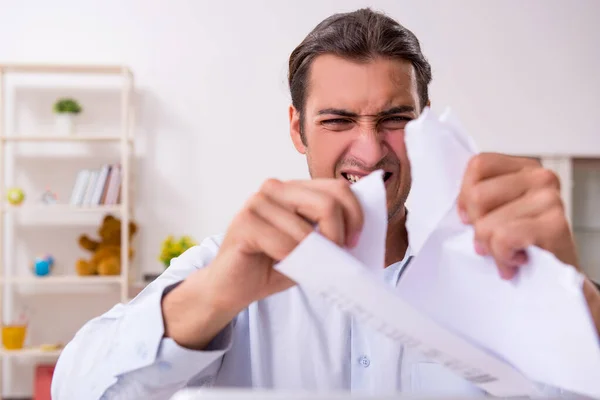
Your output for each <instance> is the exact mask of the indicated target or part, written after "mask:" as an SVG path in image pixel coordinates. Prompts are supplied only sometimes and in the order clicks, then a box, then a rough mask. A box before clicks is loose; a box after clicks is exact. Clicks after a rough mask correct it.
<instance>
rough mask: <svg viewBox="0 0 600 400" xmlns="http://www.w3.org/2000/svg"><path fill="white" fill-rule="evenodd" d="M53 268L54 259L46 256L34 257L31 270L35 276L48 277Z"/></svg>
mask: <svg viewBox="0 0 600 400" xmlns="http://www.w3.org/2000/svg"><path fill="white" fill-rule="evenodd" d="M53 266H54V258H53V257H52V256H51V255H49V254H46V255H44V256H40V257H36V258H35V260H34V261H33V266H32V270H33V273H34V274H35V275H37V276H46V275H50V273H51V272H52V267H53Z"/></svg>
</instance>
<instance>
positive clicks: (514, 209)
mask: <svg viewBox="0 0 600 400" xmlns="http://www.w3.org/2000/svg"><path fill="white" fill-rule="evenodd" d="M458 209H459V213H460V215H461V219H462V220H463V222H465V223H468V224H472V225H473V227H474V229H475V243H474V246H475V250H476V251H477V253H479V254H481V255H490V256H492V257H493V258H494V260H495V262H496V265H497V266H498V271H499V274H500V276H501V277H502V278H504V279H511V278H513V277H514V276H515V274H516V272H517V270H518V268H519V267H520V266H522V265H523V264H525V263H526V262H527V254H526V253H525V251H524V250H525V249H526V248H527V247H528V246H530V245H536V246H538V247H540V248H542V249H545V250H547V251H549V252H551V253H553V254H554V255H555V256H556V257H557V258H558V259H559V260H561V261H562V262H564V263H566V264H569V265H572V266H573V267H575V268H576V269H578V270H579V269H580V266H579V260H578V257H577V250H576V246H575V240H574V238H573V234H572V232H571V229H570V227H569V223H568V220H567V217H566V215H565V211H564V207H563V203H562V200H561V196H560V183H559V180H558V178H557V176H556V175H555V174H554V173H553V172H552V171H550V170H548V169H544V168H543V167H542V166H541V165H540V163H539V162H537V161H536V160H533V159H529V158H521V157H513V156H508V155H503V154H490V153H484V154H479V155H477V156H475V157H473V158H472V159H471V161H470V162H469V165H468V167H467V170H466V172H465V175H464V179H463V184H462V187H461V191H460V195H459V199H458ZM583 290H584V294H585V297H586V299H587V302H588V305H589V307H590V310H591V312H592V315H593V316H594V319H595V322H596V327H597V329H598V332H599V333H600V292H598V290H597V289H596V288H595V287H594V285H593V284H591V282H589V281H586V283H585V285H584V288H583Z"/></svg>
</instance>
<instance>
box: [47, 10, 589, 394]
mask: <svg viewBox="0 0 600 400" xmlns="http://www.w3.org/2000/svg"><path fill="white" fill-rule="evenodd" d="M430 80H431V69H430V66H429V64H428V62H427V61H426V59H425V58H424V56H423V55H422V53H421V50H420V46H419V42H418V40H417V38H416V37H415V36H414V35H413V34H412V33H411V32H410V31H408V30H407V29H405V28H404V27H402V26H400V25H399V24H398V23H397V22H395V21H393V20H392V19H389V18H388V17H386V16H384V15H382V14H379V13H375V12H373V11H371V10H368V9H367V10H359V11H356V12H353V13H347V14H339V15H334V16H332V17H330V18H328V19H326V20H325V21H323V22H322V23H321V24H319V25H318V26H317V27H316V28H315V29H314V31H313V32H311V33H310V34H309V35H308V36H307V37H306V38H305V40H304V41H303V42H302V43H301V44H300V45H299V46H298V47H297V48H296V49H295V50H294V51H293V52H292V54H291V56H290V60H289V85H290V90H291V95H292V105H291V106H290V109H289V118H290V134H291V138H292V141H293V143H294V146H295V147H296V149H297V150H298V151H299V152H301V153H302V154H305V155H306V159H307V162H308V168H309V171H310V175H311V177H312V179H311V180H309V181H291V182H281V181H277V180H274V179H270V180H267V181H266V182H265V183H264V184H263V185H262V186H261V187H260V190H259V191H258V192H257V193H256V194H255V195H253V196H252V197H251V198H250V199H249V200H248V201H247V203H246V204H245V206H244V208H243V209H242V210H241V211H240V212H239V213H238V214H237V215H236V216H235V218H234V219H233V222H232V223H231V225H230V226H229V228H228V230H227V232H226V234H225V235H223V236H217V237H211V238H208V239H206V240H205V241H204V242H203V243H201V244H200V245H199V246H197V247H194V248H192V249H190V250H189V251H187V252H186V253H185V254H183V255H182V256H181V257H179V258H177V259H175V260H173V262H172V264H171V266H170V267H169V268H168V269H167V270H166V271H165V272H164V273H163V274H162V275H161V276H160V277H159V278H158V279H157V280H156V281H155V282H153V283H152V284H151V285H149V287H148V288H147V289H146V290H145V291H144V292H142V293H141V294H140V295H139V296H138V297H137V298H136V299H134V300H133V301H132V302H131V303H129V304H127V305H117V306H115V307H114V308H113V309H112V310H110V311H109V312H107V313H106V314H104V315H102V316H100V317H99V318H96V319H94V320H92V321H90V322H88V323H87V324H86V325H85V326H84V327H83V328H82V329H81V330H80V331H79V332H78V333H77V335H76V336H75V337H74V339H73V340H72V342H71V343H69V345H68V346H67V347H66V348H65V350H64V352H63V354H62V356H61V357H60V359H59V361H58V364H57V368H56V372H55V377H54V381H53V387H52V393H53V398H54V399H55V400H66V399H98V398H106V399H117V398H118V399H122V398H123V399H125V398H126V399H133V398H136V399H137V398H140V399H142V398H143V399H166V398H169V397H170V396H171V395H172V394H173V393H174V392H176V391H177V390H178V389H180V388H183V387H185V386H202V385H214V386H229V387H254V388H276V389H281V390H296V389H302V390H309V391H317V390H318V391H334V390H335V391H337V390H351V391H362V392H367V393H371V394H375V393H391V392H412V393H426V394H435V393H437V394H443V395H470V394H476V395H477V394H479V395H483V394H484V393H483V392H482V391H481V390H480V389H479V388H478V387H476V386H474V385H472V384H471V383H469V382H467V381H465V380H463V379H461V378H459V377H458V376H455V375H454V374H453V373H452V372H451V371H449V370H447V369H445V368H444V367H443V366H441V365H436V364H434V363H431V362H429V361H428V360H427V359H425V358H424V357H422V356H421V355H420V354H416V353H413V352H411V351H409V350H407V349H404V348H403V347H402V346H400V345H398V344H397V343H395V342H393V341H391V340H390V339H388V338H386V337H384V336H382V335H380V334H378V333H377V332H375V331H373V330H371V329H370V328H369V327H367V326H363V325H361V324H359V323H357V321H355V320H354V319H353V318H352V317H350V316H348V315H346V314H344V313H342V312H340V311H339V310H338V309H337V308H335V307H334V306H332V305H330V304H328V303H326V302H325V301H324V300H323V299H321V298H320V297H319V296H316V295H313V294H311V293H308V292H305V291H304V290H302V289H301V288H300V287H298V286H297V285H295V284H294V282H292V281H290V280H289V279H288V278H286V277H285V276H283V275H282V274H280V273H278V272H277V271H275V270H274V269H273V264H274V263H275V262H276V261H278V260H281V259H283V258H285V257H286V256H287V255H288V254H289V253H290V252H291V251H292V250H293V249H294V247H295V246H296V245H297V244H298V243H299V242H300V241H302V239H303V238H304V237H305V236H306V235H308V234H309V233H310V232H311V231H312V230H313V229H314V226H315V224H316V225H317V226H318V228H319V230H320V232H321V233H322V234H323V235H324V236H326V237H327V238H329V239H330V240H331V241H333V242H335V243H336V244H338V245H340V246H349V247H351V246H353V245H354V244H355V243H356V242H357V240H358V238H359V237H360V234H361V227H362V222H363V220H362V218H363V217H362V213H361V208H360V206H359V204H358V202H357V200H356V198H355V197H354V196H353V194H352V192H351V190H350V188H349V183H351V182H354V181H356V180H358V179H360V178H361V177H363V176H365V175H367V174H368V173H369V172H371V171H373V170H376V169H382V170H384V171H385V176H384V179H385V186H386V191H387V206H388V210H389V224H388V225H389V228H388V234H387V242H386V259H385V261H386V265H387V267H386V269H385V274H384V276H385V280H386V283H388V284H390V285H392V286H395V285H396V283H397V281H398V279H399V278H398V277H399V275H400V271H401V270H402V268H404V267H405V266H406V264H407V261H408V260H409V259H410V252H409V247H408V245H409V244H408V238H407V233H406V228H405V220H406V209H405V207H404V202H405V200H406V197H407V195H408V193H409V188H410V184H411V175H410V165H409V162H408V159H407V154H406V148H405V145H404V128H405V126H406V124H407V123H408V122H409V121H410V120H412V119H415V118H416V117H417V116H418V115H419V114H420V112H421V111H422V110H423V108H424V107H425V106H427V105H428V103H429V97H428V91H427V87H428V84H429V83H430ZM431 184H432V185H435V184H436V183H435V182H431ZM459 205H460V207H459V208H460V210H461V216H462V218H463V220H464V222H465V223H468V224H473V225H474V227H475V231H476V243H474V246H475V248H476V250H477V252H479V253H480V254H488V255H490V256H492V257H493V258H494V259H495V261H496V264H497V266H498V272H499V275H500V276H501V277H502V278H504V279H510V278H511V277H513V276H514V275H515V273H516V270H517V269H518V268H519V266H520V265H523V264H524V263H525V262H526V261H527V260H526V256H525V253H523V252H522V251H521V249H523V248H525V247H526V246H528V245H531V244H535V245H538V246H540V247H542V248H544V249H547V250H548V251H550V252H552V253H554V254H555V255H556V256H557V257H558V258H559V259H561V260H562V261H563V262H565V263H568V264H570V265H573V266H575V267H578V261H577V253H576V250H575V246H574V242H573V238H572V236H571V232H570V230H569V226H568V224H567V220H566V218H565V215H564V211H563V208H562V205H561V201H560V197H559V190H558V182H557V179H556V177H555V175H554V174H553V173H551V172H549V171H547V170H545V169H543V168H541V167H540V166H539V165H538V164H537V163H536V162H533V161H531V160H529V159H522V158H515V157H510V156H505V155H499V154H484V155H480V156H477V157H475V158H474V159H473V160H472V162H471V163H470V165H469V167H468V170H467V171H466V174H465V176H464V181H463V187H462V190H461V194H460V202H459ZM585 294H586V298H587V299H588V302H589V307H590V310H591V311H592V313H593V315H594V318H595V322H596V325H597V326H598V327H600V316H599V314H600V293H599V292H598V291H597V290H596V289H595V288H594V287H593V285H592V284H591V283H590V282H586V285H585ZM359 295H360V293H357V296H359ZM525 334H526V332H525ZM548 351H549V352H551V351H552V349H548Z"/></svg>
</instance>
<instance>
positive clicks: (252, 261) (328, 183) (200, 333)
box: [163, 179, 363, 348]
mask: <svg viewBox="0 0 600 400" xmlns="http://www.w3.org/2000/svg"><path fill="white" fill-rule="evenodd" d="M362 224H363V214H362V209H361V207H360V203H359V202H358V200H357V199H356V197H355V196H354V193H352V191H351V190H350V186H349V185H348V183H347V182H345V181H342V180H332V179H328V180H322V179H314V180H310V181H292V182H280V181H278V180H274V179H271V180H268V181H267V182H265V183H264V184H263V185H262V187H261V189H260V191H259V192H258V193H256V194H255V195H254V196H252V197H251V198H250V199H249V200H248V201H247V203H246V205H245V207H244V208H243V209H242V210H241V211H240V212H239V213H238V214H237V215H236V216H235V218H234V219H233V222H232V223H231V225H230V226H229V228H228V230H227V233H226V235H225V238H224V240H223V243H222V245H221V247H220V249H219V252H218V254H217V256H216V257H215V259H214V260H213V261H212V262H211V263H210V265H209V266H207V267H206V268H203V269H201V270H199V271H197V272H196V273H194V274H192V275H191V276H190V277H189V278H188V279H186V280H185V281H184V282H183V283H182V284H181V285H180V286H179V287H177V288H176V289H174V290H173V291H172V292H171V293H169V294H168V295H167V296H165V300H164V302H163V314H164V316H165V318H164V319H165V328H166V332H167V335H169V336H170V337H172V338H173V339H174V340H175V341H176V342H178V343H180V344H182V345H184V346H186V347H191V348H203V347H204V346H205V345H206V344H207V343H208V342H209V341H210V339H211V338H212V337H213V336H214V335H215V334H217V333H218V332H219V331H220V330H221V329H222V328H223V327H224V326H225V325H226V324H227V323H228V322H229V321H230V320H231V319H232V318H234V317H235V315H236V314H237V313H239V312H240V311H241V310H243V309H244V308H245V307H247V306H248V305H249V304H250V303H252V302H254V301H257V300H260V299H262V298H265V297H267V296H269V295H272V294H274V293H277V292H280V291H282V290H285V289H288V288H290V287H291V286H293V285H294V282H292V281H291V280H290V279H288V278H287V277H285V276H284V275H283V274H281V273H279V272H277V271H276V270H275V269H274V268H273V265H274V264H275V263H276V262H277V261H280V260H282V259H283V258H285V257H286V256H287V255H288V254H289V253H290V252H291V251H292V250H294V248H295V247H296V246H297V245H298V244H299V243H300V242H301V241H302V240H303V239H304V238H305V237H306V236H307V235H308V234H310V233H311V232H312V231H313V230H314V229H315V227H318V229H319V232H320V233H321V234H322V235H324V236H325V237H327V238H328V239H330V240H331V241H333V242H334V243H336V244H338V245H339V246H349V247H352V246H354V245H355V244H356V242H357V241H358V235H359V233H360V231H361V229H362Z"/></svg>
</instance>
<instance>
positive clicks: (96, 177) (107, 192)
mask: <svg viewBox="0 0 600 400" xmlns="http://www.w3.org/2000/svg"><path fill="white" fill-rule="evenodd" d="M121 180H122V179H121V165H120V164H118V163H117V164H104V165H103V166H102V167H100V168H98V169H93V168H92V169H88V168H86V169H82V170H80V171H79V172H78V173H77V176H76V178H75V184H74V185H73V191H72V192H71V199H70V204H71V205H73V206H98V205H117V204H119V203H120V202H121Z"/></svg>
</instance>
